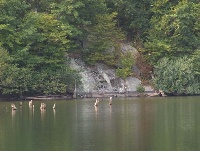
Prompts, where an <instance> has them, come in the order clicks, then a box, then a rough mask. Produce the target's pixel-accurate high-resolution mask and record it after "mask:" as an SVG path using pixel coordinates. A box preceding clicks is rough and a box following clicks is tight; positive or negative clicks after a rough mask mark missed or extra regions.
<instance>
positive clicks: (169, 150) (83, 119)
mask: <svg viewBox="0 0 200 151" xmlns="http://www.w3.org/2000/svg"><path fill="white" fill-rule="evenodd" d="M54 102H55V101H47V102H45V103H46V104H47V108H46V109H40V103H41V102H40V101H33V103H34V105H35V107H34V108H30V107H29V105H28V102H26V101H25V102H23V106H22V107H20V109H19V110H11V109H7V111H6V106H9V105H10V103H9V102H0V116H1V118H0V123H1V124H0V151H27V150H28V151H36V150H37V151H43V150H44V151H45V150H46V151H47V150H48V151H63V150H69V151H82V150H83V151H85V150H87V151H129V150H130V151H132V150H135V151H197V150H200V145H199V140H200V120H199V115H200V110H199V109H200V102H199V97H177V98H139V99H136V98H128V99H121V100H120V99H116V98H113V102H112V105H111V106H110V105H109V104H108V100H101V101H100V103H99V104H98V106H97V107H96V106H94V100H77V101H57V102H56V109H52V106H53V104H54ZM16 106H17V107H19V103H18V102H17V103H16Z"/></svg>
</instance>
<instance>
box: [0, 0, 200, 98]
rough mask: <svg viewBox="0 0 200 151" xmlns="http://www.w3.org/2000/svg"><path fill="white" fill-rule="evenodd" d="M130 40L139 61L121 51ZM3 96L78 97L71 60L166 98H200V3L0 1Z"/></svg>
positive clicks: (190, 0) (177, 0)
mask: <svg viewBox="0 0 200 151" xmlns="http://www.w3.org/2000/svg"><path fill="white" fill-rule="evenodd" d="M127 41H128V42H131V43H132V45H133V46H134V47H136V48H137V49H138V51H139V52H138V54H137V55H136V57H133V56H131V55H130V54H123V53H121V51H120V44H121V43H123V42H127ZM0 56H1V57H0V94H1V95H2V96H4V95H9V96H16V95H17V96H21V97H22V96H24V95H33V94H34V95H35V94H37V95H38V94H42V95H43V94H65V93H67V92H73V89H74V83H75V82H77V83H78V82H79V81H80V76H79V74H78V73H77V72H76V71H75V70H73V69H71V68H70V67H69V58H70V57H74V58H81V59H82V60H83V61H84V62H85V63H86V64H88V65H91V66H92V65H94V64H95V63H97V62H102V63H105V64H106V65H108V66H111V67H113V68H115V69H116V73H117V75H118V76H119V77H121V78H125V77H127V76H131V75H134V73H133V71H132V70H131V69H132V66H133V65H134V64H136V65H137V66H138V67H139V69H140V71H141V75H140V79H141V80H142V81H144V82H148V83H150V84H151V85H153V86H154V87H155V88H156V89H161V90H163V91H164V92H167V93H178V94H200V3H199V0H174V1H171V0H0Z"/></svg>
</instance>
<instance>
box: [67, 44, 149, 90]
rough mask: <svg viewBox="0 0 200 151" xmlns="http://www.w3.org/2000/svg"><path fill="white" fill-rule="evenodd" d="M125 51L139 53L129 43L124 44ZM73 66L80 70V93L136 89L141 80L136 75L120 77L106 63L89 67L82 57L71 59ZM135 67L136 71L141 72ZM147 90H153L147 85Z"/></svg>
mask: <svg viewBox="0 0 200 151" xmlns="http://www.w3.org/2000/svg"><path fill="white" fill-rule="evenodd" d="M121 51H122V52H123V53H127V52H131V53H132V54H135V53H137V50H136V49H135V48H134V47H132V46H131V45H129V44H122V45H121ZM71 68H73V69H75V70H77V71H79V73H80V75H81V77H82V79H81V82H82V85H79V86H78V88H77V91H78V92H80V93H92V92H94V93H104V92H125V91H136V87H137V86H138V85H139V84H141V81H140V80H139V79H137V78H135V77H127V78H126V79H125V80H122V79H120V78H118V77H117V76H116V74H115V70H114V69H111V68H109V67H108V66H106V65H104V64H99V63H97V64H96V65H95V66H94V67H88V66H86V65H85V64H84V62H82V61H81V60H80V59H71ZM136 69H137V67H134V72H139V71H138V69H137V70H136ZM145 90H146V91H152V88H151V87H148V86H145Z"/></svg>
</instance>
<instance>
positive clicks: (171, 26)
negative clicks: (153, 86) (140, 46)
mask: <svg viewBox="0 0 200 151" xmlns="http://www.w3.org/2000/svg"><path fill="white" fill-rule="evenodd" d="M176 3H177V2H175V4H173V3H171V2H169V1H166V2H165V3H164V4H163V3H161V4H160V3H159V1H158V2H157V3H155V4H154V8H153V10H154V12H155V15H154V16H153V17H152V19H151V24H152V28H151V29H150V30H149V37H148V42H146V43H145V51H144V53H145V54H150V56H149V58H150V60H151V61H152V62H154V63H155V62H156V61H157V60H159V59H160V58H162V57H163V56H169V57H172V56H183V55H188V54H192V53H193V52H194V50H195V49H197V48H199V47H200V43H199V41H200V36H199V32H200V27H199V20H200V4H199V3H197V4H196V3H193V2H188V1H183V2H179V3H178V4H177V5H176ZM163 5H164V6H163ZM161 6H162V7H164V8H165V9H164V10H161V9H158V8H161ZM156 8H157V9H156ZM163 11H164V12H163Z"/></svg>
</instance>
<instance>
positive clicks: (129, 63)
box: [116, 53, 135, 79]
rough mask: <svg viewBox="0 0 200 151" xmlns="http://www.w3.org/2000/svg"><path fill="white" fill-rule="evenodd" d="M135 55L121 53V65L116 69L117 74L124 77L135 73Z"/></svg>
mask: <svg viewBox="0 0 200 151" xmlns="http://www.w3.org/2000/svg"><path fill="white" fill-rule="evenodd" d="M134 63H135V61H134V57H133V55H132V54H131V53H126V54H122V55H121V59H120V64H119V67H118V68H117V69H116V75H117V76H118V77H120V78H122V79H125V78H126V77H128V76H131V75H132V74H133V72H132V68H133V65H134Z"/></svg>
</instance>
